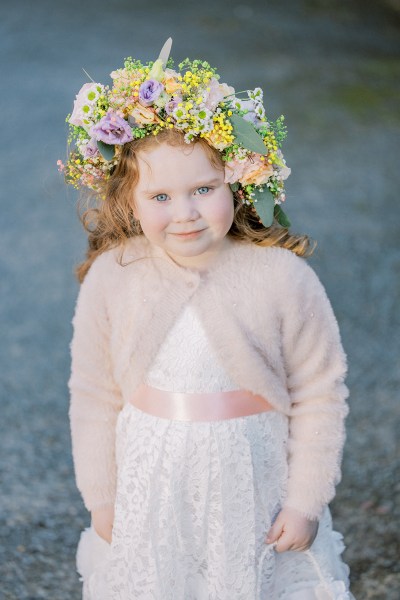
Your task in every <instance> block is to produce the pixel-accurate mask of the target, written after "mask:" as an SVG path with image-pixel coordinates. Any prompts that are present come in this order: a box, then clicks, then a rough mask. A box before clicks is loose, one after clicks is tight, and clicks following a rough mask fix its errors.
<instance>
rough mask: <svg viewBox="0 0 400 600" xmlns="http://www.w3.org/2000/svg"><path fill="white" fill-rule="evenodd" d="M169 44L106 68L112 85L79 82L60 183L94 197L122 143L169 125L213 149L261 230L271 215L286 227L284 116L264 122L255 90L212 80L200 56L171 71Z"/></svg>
mask: <svg viewBox="0 0 400 600" xmlns="http://www.w3.org/2000/svg"><path fill="white" fill-rule="evenodd" d="M171 45H172V39H171V38H169V39H168V40H167V42H166V43H165V44H164V47H163V49H162V50H161V54H160V57H159V58H158V59H157V60H156V61H155V62H149V63H148V64H142V63H141V62H140V61H139V60H133V59H132V58H127V59H126V60H125V63H124V67H123V68H121V69H117V70H116V71H113V72H112V73H111V78H112V80H113V85H112V87H109V86H103V85H102V84H100V83H95V82H93V83H85V84H84V85H83V86H82V88H81V89H80V91H79V93H78V95H77V96H76V99H75V103H74V109H73V112H72V115H68V117H67V122H68V124H69V138H68V142H69V145H73V150H72V151H71V152H70V154H69V156H68V160H67V163H66V164H65V165H64V164H63V163H62V161H61V160H59V161H58V162H57V164H58V167H59V170H60V171H62V172H64V175H65V180H66V182H67V183H69V184H72V185H73V186H75V187H76V188H80V187H82V186H85V187H88V188H90V189H91V190H93V191H94V192H96V193H98V194H99V195H101V194H102V192H103V190H104V182H105V181H107V179H108V178H109V177H110V175H111V173H112V172H113V170H114V168H115V166H116V165H117V163H118V160H119V156H120V153H121V148H122V146H123V144H126V143H127V142H131V141H132V140H135V139H138V138H143V137H145V136H148V135H157V134H158V133H159V132H160V131H163V130H164V129H168V128H171V129H172V128H174V129H177V130H179V131H181V132H182V134H183V135H184V140H185V142H187V143H190V142H192V141H193V140H195V139H196V138H199V137H201V138H204V139H205V140H206V141H207V142H208V144H209V145H210V146H212V147H213V148H216V149H217V150H218V151H219V152H220V154H221V157H222V159H223V161H224V163H225V183H229V184H230V187H231V189H232V191H234V192H236V193H237V195H238V196H239V197H240V198H241V200H242V202H244V203H245V204H249V205H253V206H254V208H255V210H256V212H257V214H258V216H259V218H260V219H261V222H262V223H263V225H264V226H265V227H269V226H270V225H272V223H273V220H274V217H275V219H276V220H277V222H278V223H279V224H280V225H281V226H283V227H289V226H290V222H289V220H288V218H287V216H286V215H285V213H284V212H283V210H282V208H281V203H282V202H284V200H285V193H284V184H283V182H284V180H285V179H286V178H287V177H288V176H289V174H290V169H289V168H288V167H287V166H286V163H285V159H284V158H283V155H282V152H281V150H280V147H281V143H282V141H283V140H284V138H285V137H286V127H285V125H284V117H283V116H281V117H279V119H277V120H276V121H275V122H273V121H270V120H269V119H267V117H266V115H265V109H264V106H263V92H262V90H261V89H260V88H255V89H254V90H247V91H245V92H235V90H234V89H233V87H230V86H228V85H227V84H226V83H220V82H219V79H220V77H219V75H218V74H217V73H216V70H215V69H214V68H213V67H211V66H210V65H209V64H208V62H206V61H201V60H193V61H190V60H189V59H188V58H187V59H185V60H184V61H183V62H181V63H180V64H179V65H178V70H175V69H174V64H173V61H172V59H170V58H169V53H170V50H171ZM243 94H245V97H244V98H243V97H242V98H239V95H243Z"/></svg>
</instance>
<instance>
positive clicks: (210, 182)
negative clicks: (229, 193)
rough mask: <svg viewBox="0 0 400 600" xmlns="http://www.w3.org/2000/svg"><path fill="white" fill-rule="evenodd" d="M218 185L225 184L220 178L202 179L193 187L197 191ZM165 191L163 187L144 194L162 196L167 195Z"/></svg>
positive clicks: (145, 191) (146, 191)
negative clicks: (200, 188)
mask: <svg viewBox="0 0 400 600" xmlns="http://www.w3.org/2000/svg"><path fill="white" fill-rule="evenodd" d="M218 183H223V180H221V179H220V178H214V179H201V180H199V181H198V182H197V183H195V184H194V185H193V189H197V188H199V187H206V186H209V185H216V184H218ZM165 191H166V187H165V188H162V187H161V186H160V187H159V188H157V189H155V190H143V192H144V193H145V194H147V195H149V196H155V195H157V194H161V193H162V194H163V193H165Z"/></svg>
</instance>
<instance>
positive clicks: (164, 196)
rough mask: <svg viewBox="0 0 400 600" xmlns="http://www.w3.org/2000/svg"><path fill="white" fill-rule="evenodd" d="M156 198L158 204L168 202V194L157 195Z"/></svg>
mask: <svg viewBox="0 0 400 600" xmlns="http://www.w3.org/2000/svg"><path fill="white" fill-rule="evenodd" d="M154 198H155V199H156V200H157V202H165V201H166V200H168V196H167V194H157V196H154Z"/></svg>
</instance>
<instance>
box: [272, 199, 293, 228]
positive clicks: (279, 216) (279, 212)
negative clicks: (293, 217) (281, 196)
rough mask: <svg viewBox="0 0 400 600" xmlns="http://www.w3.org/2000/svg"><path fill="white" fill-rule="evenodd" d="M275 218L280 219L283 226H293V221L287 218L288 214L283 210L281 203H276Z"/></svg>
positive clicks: (279, 221)
mask: <svg viewBox="0 0 400 600" xmlns="http://www.w3.org/2000/svg"><path fill="white" fill-rule="evenodd" d="M274 212H275V219H276V220H277V221H278V223H279V225H281V226H282V227H286V228H289V227H290V226H291V222H290V221H289V219H288V218H287V216H286V214H285V213H284V212H283V210H282V209H281V207H280V205H279V204H276V205H275V211H274Z"/></svg>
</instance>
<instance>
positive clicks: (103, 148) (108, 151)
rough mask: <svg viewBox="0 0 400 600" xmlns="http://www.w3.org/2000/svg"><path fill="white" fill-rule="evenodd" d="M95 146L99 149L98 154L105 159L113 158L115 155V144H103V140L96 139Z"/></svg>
mask: <svg viewBox="0 0 400 600" xmlns="http://www.w3.org/2000/svg"><path fill="white" fill-rule="evenodd" d="M97 147H98V149H99V152H100V154H101V155H102V156H103V158H105V159H106V160H108V161H110V160H112V159H113V158H114V155H115V146H114V145H110V144H105V143H104V142H102V141H100V140H98V141H97Z"/></svg>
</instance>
